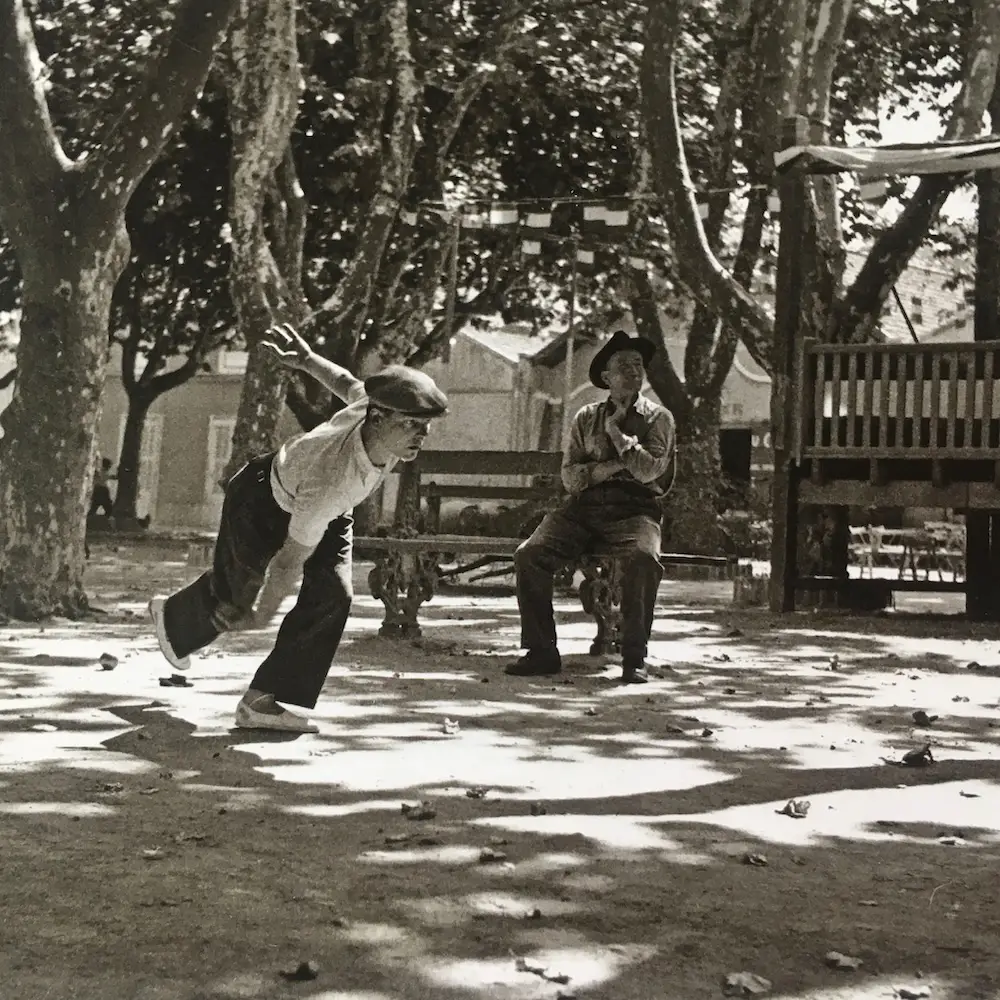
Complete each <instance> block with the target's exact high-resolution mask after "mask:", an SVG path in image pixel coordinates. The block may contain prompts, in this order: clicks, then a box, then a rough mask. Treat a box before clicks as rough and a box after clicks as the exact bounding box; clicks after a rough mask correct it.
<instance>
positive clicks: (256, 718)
mask: <svg viewBox="0 0 1000 1000" xmlns="http://www.w3.org/2000/svg"><path fill="white" fill-rule="evenodd" d="M234 721H235V724H236V728H237V729H265V730H267V731H268V732H272V733H318V732H319V727H318V726H316V725H314V724H313V723H312V722H310V721H309V720H308V719H304V718H303V717H302V716H301V715H296V714H295V713H294V712H288V711H284V712H280V713H279V714H277V715H271V714H269V713H266V712H255V711H254V710H253V709H252V708H238V709H237V710H236V719H235V720H234Z"/></svg>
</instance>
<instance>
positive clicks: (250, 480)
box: [164, 455, 354, 708]
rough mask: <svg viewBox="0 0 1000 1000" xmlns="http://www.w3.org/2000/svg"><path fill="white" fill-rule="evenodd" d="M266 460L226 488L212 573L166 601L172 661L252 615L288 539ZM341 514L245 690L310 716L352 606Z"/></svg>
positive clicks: (347, 532) (349, 535) (346, 529)
mask: <svg viewBox="0 0 1000 1000" xmlns="http://www.w3.org/2000/svg"><path fill="white" fill-rule="evenodd" d="M273 458H274V456H273V455H267V456H265V457H263V458H258V459H254V460H253V461H252V462H249V463H248V464H247V465H245V466H244V467H243V468H242V469H241V470H240V471H239V472H237V473H236V475H235V476H234V477H233V478H232V479H231V480H230V482H229V484H228V486H227V487H226V495H225V500H224V501H223V504H222V518H221V521H220V524H219V534H218V538H217V539H216V542H215V554H214V556H213V560H212V568H211V569H210V570H208V571H207V572H205V573H203V574H202V575H201V576H200V577H198V579H197V580H195V581H194V582H193V583H191V584H189V585H188V586H187V587H185V588H184V589H183V590H180V591H178V592H177V593H176V594H173V595H171V596H170V597H168V598H167V601H166V604H165V607H164V624H165V626H166V630H167V636H168V638H169V639H170V643H171V645H172V646H173V648H174V651H175V652H176V653H177V655H178V656H187V655H188V653H193V652H195V651H196V650H198V649H202V648H203V647H205V646H207V645H208V644H209V643H211V642H212V641H213V640H214V639H216V638H217V637H218V636H219V634H220V633H221V632H223V631H225V623H226V622H227V621H231V620H233V619H235V618H239V617H242V616H243V615H245V614H247V613H248V612H249V611H250V610H251V609H252V608H253V604H254V601H255V600H256V598H257V594H258V593H259V592H260V588H261V586H262V585H263V582H264V574H265V572H266V570H267V566H268V563H269V562H270V561H271V559H272V558H273V556H274V555H275V553H276V552H277V551H278V550H279V549H280V548H281V547H282V545H284V543H285V539H286V538H287V537H288V521H289V515H288V514H287V513H286V512H285V511H283V510H282V509H281V508H280V507H279V506H278V505H277V503H275V501H274V497H273V495H272V493H271V485H270V473H271V462H272V460H273ZM353 525H354V520H353V518H352V517H351V516H350V515H349V514H345V515H344V516H343V517H339V518H337V519H336V520H334V521H331V522H330V525H329V527H328V528H327V530H326V534H325V535H324V536H323V539H322V541H320V543H319V545H318V546H317V547H316V551H315V552H313V554H312V555H311V556H310V557H309V559H308V560H306V564H305V567H304V571H303V576H302V586H301V588H300V589H299V595H298V599H297V600H296V602H295V606H294V607H293V608H292V610H291V611H289V612H288V614H287V615H285V618H284V620H283V621H282V623H281V626H280V628H279V629H278V637H277V639H276V640H275V643H274V648H273V649H272V650H271V652H270V654H269V655H268V657H267V659H265V660H264V662H263V663H262V664H261V665H260V667H259V668H258V670H257V673H256V675H255V676H254V679H253V682H252V683H251V685H250V686H251V687H252V688H255V689H256V690H258V691H265V692H267V693H268V694H272V695H274V697H275V699H276V700H277V701H282V702H287V703H289V704H291V705H301V706H303V707H305V708H313V707H314V706H315V704H316V701H317V699H318V698H319V693H320V690H321V689H322V687H323V684H324V682H325V681H326V675H327V674H328V673H329V671H330V665H331V663H332V662H333V657H334V655H335V654H336V652H337V647H338V646H339V644H340V638H341V636H342V635H343V632H344V626H345V625H346V624H347V616H348V614H349V612H350V608H351V600H352V599H353V596H354V594H353V589H352V585H351V543H352V539H353Z"/></svg>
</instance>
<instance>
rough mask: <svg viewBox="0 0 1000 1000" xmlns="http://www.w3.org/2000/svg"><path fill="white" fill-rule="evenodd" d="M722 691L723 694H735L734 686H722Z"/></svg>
mask: <svg viewBox="0 0 1000 1000" xmlns="http://www.w3.org/2000/svg"><path fill="white" fill-rule="evenodd" d="M722 693H723V694H736V688H734V687H728V688H723V689H722Z"/></svg>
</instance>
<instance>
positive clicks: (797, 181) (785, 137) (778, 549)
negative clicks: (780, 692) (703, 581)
mask: <svg viewBox="0 0 1000 1000" xmlns="http://www.w3.org/2000/svg"><path fill="white" fill-rule="evenodd" d="M808 141H809V131H808V123H807V121H806V119H805V118H802V117H799V116H795V117H791V118H786V119H785V122H784V127H783V129H782V143H781V145H782V148H783V149H787V148H788V147H790V146H800V145H805V144H806V143H807V142H808ZM778 194H779V196H780V198H781V233H780V238H779V242H778V270H777V275H776V279H775V315H774V377H773V380H772V388H771V442H772V444H773V447H774V476H773V479H772V486H771V528H772V539H771V584H770V593H769V604H770V608H771V610H772V611H794V610H795V581H796V576H797V562H798V551H797V538H796V536H797V531H798V515H799V508H798V477H799V469H798V462H797V461H796V456H795V446H796V442H795V414H796V412H797V407H798V398H797V391H798V372H797V367H798V366H797V364H796V359H797V358H798V354H799V351H798V342H797V341H798V336H799V325H800V318H801V317H800V313H801V300H802V274H803V269H802V251H803V235H804V233H803V230H804V225H805V181H804V180H803V179H802V177H801V176H800V175H791V174H785V175H784V176H783V177H782V180H781V183H780V184H779V186H778Z"/></svg>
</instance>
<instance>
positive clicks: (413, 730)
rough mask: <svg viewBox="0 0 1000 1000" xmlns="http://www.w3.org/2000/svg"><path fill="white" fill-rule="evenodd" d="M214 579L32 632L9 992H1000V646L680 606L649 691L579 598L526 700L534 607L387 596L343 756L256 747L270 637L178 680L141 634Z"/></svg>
mask: <svg viewBox="0 0 1000 1000" xmlns="http://www.w3.org/2000/svg"><path fill="white" fill-rule="evenodd" d="M186 577H187V569H186V567H185V566H184V565H183V564H182V563H180V562H176V561H173V562H158V563H154V564H150V565H140V564H133V563H123V562H121V561H120V560H118V561H116V560H115V559H113V558H111V557H109V556H108V555H107V554H100V553H98V554H97V555H96V557H95V561H94V563H93V565H92V567H91V578H92V581H93V582H94V586H95V587H96V588H97V589H98V591H99V592H100V593H101V594H102V595H103V596H102V597H101V601H102V602H103V604H104V606H106V607H107V608H108V610H109V611H110V612H111V614H109V615H108V617H107V620H106V621H105V622H102V623H97V624H94V623H89V624H72V623H68V622H61V623H54V624H53V625H49V626H47V627H46V628H45V629H44V630H42V629H38V628H31V627H25V628H12V629H7V630H6V632H5V635H4V636H3V638H2V639H0V834H2V836H3V841H4V845H5V853H4V864H3V865H2V866H0V898H2V899H3V900H4V912H5V915H10V916H13V917H14V918H15V919H8V920H6V921H4V922H2V923H0V976H2V982H3V983H4V988H3V990H0V993H3V995H4V996H6V995H7V994H8V993H9V995H10V996H12V997H14V996H17V997H24V998H27V1000H34V998H36V997H37V998H39V1000H41V998H43V997H45V998H48V997H59V998H62V997H71V996H72V997H74V998H80V1000H98V998H100V1000H105V998H107V997H124V998H128V1000H214V998H222V997H245V998H252V1000H272V998H276V1000H283V998H285V997H292V996H295V997H308V998H311V1000H315V998H319V1000H425V998H433V1000H442V998H446V997H456V998H460V997H461V998H480V997H481V998H484V1000H486V998H489V1000H495V998H511V1000H513V998H518V1000H520V998H539V1000H556V997H557V996H559V995H560V993H562V994H563V995H564V996H567V997H568V996H579V997H601V998H607V997H611V996H614V997H615V998H616V1000H654V998H655V1000H659V998H664V1000H673V998H678V1000H689V998H690V1000H700V998H708V997H713V998H714V997H718V996H720V995H721V983H722V980H723V977H724V976H725V975H726V974H728V973H731V972H739V971H748V972H753V973H755V974H757V975H760V976H763V977H766V978H767V979H768V980H770V981H771V984H772V987H771V993H770V995H771V996H774V997H778V998H781V1000H870V998H875V997H889V996H893V990H894V989H895V988H898V987H901V986H904V987H908V988H913V989H918V988H921V987H922V988H926V989H928V990H929V991H930V992H929V997H930V1000H959V998H962V1000H966V998H971V1000H987V998H989V1000H996V997H997V995H998V994H997V983H998V982H1000V979H998V976H1000V962H998V959H997V957H996V947H995V939H996V928H997V918H996V903H995V896H996V894H995V890H994V886H995V871H996V866H997V861H998V859H1000V842H998V837H1000V729H998V727H1000V709H998V707H997V702H998V698H1000V645H998V642H997V639H996V637H995V636H994V635H993V634H992V632H991V630H990V629H988V628H985V627H982V626H968V625H965V624H964V623H962V622H961V621H960V620H955V619H944V618H937V619H933V620H928V619H919V618H912V617H909V616H907V615H906V614H902V613H897V614H889V615H883V616H873V617H869V618H866V617H861V616H838V615H827V616H821V615H801V616H796V617H793V618H772V617H771V616H769V615H766V614H764V613H757V612H737V611H733V610H732V609H730V608H728V606H727V596H728V588H729V586H730V585H729V584H720V583H711V584H692V583H682V582H678V581H666V582H665V583H664V587H663V589H662V591H661V596H660V605H661V607H660V612H659V614H658V617H657V623H656V629H655V631H654V637H653V642H652V644H651V649H650V658H649V659H650V662H651V664H653V673H654V680H653V681H652V683H650V684H649V685H646V686H645V687H636V688H631V687H629V688H625V687H622V686H620V685H619V684H618V682H617V678H618V675H619V672H620V667H619V666H618V664H617V662H616V661H615V660H614V659H613V658H599V659H592V658H590V657H588V656H587V655H586V653H587V650H588V648H589V644H590V640H591V638H592V636H593V624H592V622H590V621H589V620H588V619H587V618H586V617H585V616H584V615H583V614H582V612H580V610H579V608H578V605H577V604H576V602H575V600H573V599H570V598H568V597H566V598H562V599H560V601H559V605H558V610H559V615H560V636H561V647H562V650H563V653H564V658H565V669H564V671H563V674H562V675H560V676H559V677H557V678H552V679H544V680H528V681H525V680H517V679H513V678H508V677H506V676H505V675H504V674H503V672H502V667H503V664H504V663H505V662H506V661H507V660H509V659H513V657H514V656H515V655H516V654H517V650H516V644H517V639H518V620H517V614H516V605H515V603H514V601H513V596H512V595H511V594H510V593H503V592H498V591H484V592H481V593H479V592H472V593H460V592H455V591H449V592H447V593H444V594H443V595H442V596H441V597H440V598H439V599H436V600H435V602H434V603H433V604H432V605H431V606H430V607H429V608H427V609H426V613H425V619H426V621H427V627H426V629H425V633H424V637H423V638H422V639H421V640H420V641H417V642H403V643H395V644H394V643H390V642H387V641H386V640H383V639H380V638H378V636H377V631H378V626H379V623H380V620H381V615H380V606H378V605H377V604H376V602H374V601H372V600H371V599H370V598H367V597H364V596H361V597H360V598H359V599H358V601H357V603H356V607H355V613H354V616H353V617H352V620H351V622H350V623H349V626H348V633H347V637H346V640H345V642H344V644H343V647H342V649H341V654H340V656H339V657H338V661H337V663H336V664H335V666H334V668H333V670H332V671H331V674H330V679H329V682H328V684H327V688H326V690H325V691H324V694H323V697H322V699H321V701H320V704H319V706H318V707H317V710H316V712H315V713H314V718H315V720H316V722H317V723H318V725H319V728H320V732H319V733H318V734H317V735H313V736H304V737H295V736H288V735H274V736H271V735H266V734H260V733H252V732H251V733H247V732H238V731H234V730H232V729H231V725H232V713H233V709H234V708H235V704H236V702H237V700H238V699H239V697H240V694H241V693H242V691H243V689H244V687H245V685H246V683H247V681H248V679H249V677H250V676H252V673H253V670H254V669H255V667H256V664H257V663H258V662H259V660H260V658H261V657H262V655H263V654H264V653H265V652H266V649H267V645H268V641H269V638H270V636H268V635H259V634H242V635H239V636H231V637H227V638H225V639H223V640H221V641H220V642H219V643H218V645H217V646H216V647H215V648H213V649H212V650H210V651H208V653H207V654H206V655H204V656H202V657H199V658H198V659H197V661H196V663H195V665H194V667H193V669H192V671H191V672H190V676H191V678H192V683H193V685H194V686H193V687H192V688H169V687H168V688H165V687H161V686H160V683H159V679H160V678H161V677H165V676H167V675H168V674H169V673H170V669H169V667H168V666H167V665H166V664H165V663H163V662H162V661H161V660H160V658H159V655H158V653H157V652H156V650H155V642H154V641H153V639H152V636H151V634H150V632H149V629H148V626H147V625H146V624H145V622H144V619H143V616H142V612H143V609H144V607H145V601H146V598H147V596H148V593H149V592H151V591H154V590H161V591H162V590H166V589H169V588H170V587H171V586H173V585H175V584H176V583H177V582H179V581H181V580H183V579H185V578H186ZM364 577H365V568H364V567H359V568H358V579H357V583H356V587H357V590H358V593H359V594H361V595H363V594H364V591H365V586H366V585H365V581H364ZM916 600H917V599H916V598H909V597H908V598H907V601H916ZM930 600H931V597H930V596H928V595H920V597H919V601H923V602H925V603H926V602H929V601H930ZM919 601H918V602H917V603H919ZM953 603H954V598H953V596H952V595H948V596H947V597H946V598H943V599H942V604H941V605H940V607H942V608H943V607H946V606H947V607H948V608H949V609H950V610H954V608H953ZM934 606H935V607H937V606H938V605H934ZM102 653H109V654H112V655H113V656H115V657H116V658H117V661H118V662H117V664H116V665H115V666H114V669H110V670H105V669H102V667H101V665H100V663H99V658H100V656H101V654H102ZM970 664H978V668H972V667H970V666H969V665H970ZM918 710H922V711H924V712H926V713H928V715H929V716H939V718H937V719H935V720H933V721H930V722H929V724H928V723H927V722H919V721H918V720H917V719H915V718H914V716H913V713H914V712H916V711H918ZM446 720H448V723H449V724H448V725H445V721H446ZM456 724H457V727H456ZM924 745H928V746H929V747H930V750H931V754H932V756H933V758H934V762H933V763H931V764H929V765H928V766H926V767H902V766H895V764H898V763H899V762H900V761H901V760H902V757H903V754H905V753H906V752H907V751H910V750H914V749H920V748H922V747H923V746H924ZM893 762H895V764H894V763H893ZM789 800H799V801H804V802H806V803H808V809H806V810H805V815H804V816H803V817H802V818H792V817H791V816H789V815H787V814H786V812H785V807H786V803H788V801H789ZM404 804H405V805H407V806H412V807H418V808H417V812H415V813H414V812H413V811H412V810H411V812H410V813H409V814H408V813H407V812H405V811H404V810H403V808H402V807H403V805H404ZM411 815H417V816H420V817H421V818H417V819H415V818H408V817H409V816H411ZM834 950H835V951H838V952H841V953H843V954H846V955H850V956H855V957H857V958H859V959H861V960H862V962H863V964H862V965H861V966H860V967H859V968H858V969H857V970H855V971H850V972H848V971H844V970H838V969H833V968H830V967H829V966H828V964H827V962H826V960H825V958H824V956H825V955H826V954H827V953H828V952H830V951H834ZM307 959H308V960H311V961H314V962H316V963H317V965H318V967H319V975H318V977H317V978H316V979H314V980H309V981H303V982H295V983H292V982H286V981H285V980H284V979H283V978H282V977H281V976H280V975H279V972H280V970H285V971H289V970H292V969H294V968H295V967H296V966H297V965H298V964H299V963H300V962H301V961H303V960H307Z"/></svg>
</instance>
